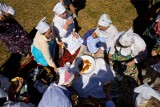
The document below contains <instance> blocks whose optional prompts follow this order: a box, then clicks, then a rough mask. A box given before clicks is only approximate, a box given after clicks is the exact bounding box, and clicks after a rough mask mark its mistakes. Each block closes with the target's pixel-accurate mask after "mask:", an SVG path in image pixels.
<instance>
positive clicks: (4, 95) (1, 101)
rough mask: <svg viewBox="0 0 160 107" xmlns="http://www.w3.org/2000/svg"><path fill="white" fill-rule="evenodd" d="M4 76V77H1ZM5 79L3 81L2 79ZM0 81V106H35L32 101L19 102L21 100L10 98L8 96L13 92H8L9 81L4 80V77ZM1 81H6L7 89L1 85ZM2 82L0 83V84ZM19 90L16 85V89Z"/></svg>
mask: <svg viewBox="0 0 160 107" xmlns="http://www.w3.org/2000/svg"><path fill="white" fill-rule="evenodd" d="M3 78H4V77H3ZM3 80H5V81H3ZM3 80H2V81H0V106H1V107H10V106H12V107H35V105H34V104H32V103H28V104H27V103H25V102H21V101H15V100H12V98H11V97H10V95H12V94H14V93H10V92H11V91H10V92H9V90H8V89H9V88H10V86H11V84H12V83H11V82H10V81H8V83H9V84H8V83H7V82H6V78H4V79H3ZM3 82H5V83H7V84H8V85H9V86H8V88H7V87H6V88H7V89H5V88H4V87H3V86H4V85H3V84H4V83H3ZM1 83H2V85H1ZM18 90H19V88H18V87H17V91H18ZM12 92H13V91H12Z"/></svg>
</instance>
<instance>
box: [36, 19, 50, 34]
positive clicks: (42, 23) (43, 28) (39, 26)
mask: <svg viewBox="0 0 160 107" xmlns="http://www.w3.org/2000/svg"><path fill="white" fill-rule="evenodd" d="M45 20H46V17H44V18H43V19H41V20H40V21H39V23H38V24H37V26H36V29H37V30H38V31H39V32H40V33H41V34H42V33H45V32H46V31H47V30H48V29H49V28H50V25H49V24H48V23H46V22H45Z"/></svg>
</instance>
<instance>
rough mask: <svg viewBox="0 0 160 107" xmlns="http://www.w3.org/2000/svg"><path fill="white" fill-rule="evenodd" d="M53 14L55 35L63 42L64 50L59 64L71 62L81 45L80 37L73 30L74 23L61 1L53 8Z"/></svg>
mask: <svg viewBox="0 0 160 107" xmlns="http://www.w3.org/2000/svg"><path fill="white" fill-rule="evenodd" d="M53 11H54V12H55V16H54V18H53V28H54V31H55V34H56V36H59V38H60V39H61V40H62V42H64V45H65V50H64V54H63V56H62V57H61V59H60V66H64V64H65V63H66V62H70V63H72V62H73V60H74V59H75V57H76V56H77V54H78V52H79V49H80V47H81V45H82V42H83V40H82V38H81V37H80V36H79V35H78V33H76V32H75V25H74V21H73V19H72V17H71V15H70V14H69V13H68V12H67V11H66V9H65V8H64V6H63V5H62V2H59V3H57V4H56V5H55V7H54V8H53Z"/></svg>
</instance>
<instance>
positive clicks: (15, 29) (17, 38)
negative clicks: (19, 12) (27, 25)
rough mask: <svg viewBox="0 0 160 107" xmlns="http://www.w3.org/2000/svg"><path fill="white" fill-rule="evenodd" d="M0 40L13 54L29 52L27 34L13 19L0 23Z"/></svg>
mask: <svg viewBox="0 0 160 107" xmlns="http://www.w3.org/2000/svg"><path fill="white" fill-rule="evenodd" d="M0 40H1V41H2V42H3V43H4V44H5V45H6V46H7V48H8V49H9V50H10V51H11V52H13V53H20V54H27V53H28V52H29V51H30V46H31V40H30V39H29V35H28V33H27V32H26V31H24V29H23V28H22V26H21V25H20V24H19V23H18V22H17V21H16V20H15V19H13V18H12V19H7V20H5V21H3V22H0Z"/></svg>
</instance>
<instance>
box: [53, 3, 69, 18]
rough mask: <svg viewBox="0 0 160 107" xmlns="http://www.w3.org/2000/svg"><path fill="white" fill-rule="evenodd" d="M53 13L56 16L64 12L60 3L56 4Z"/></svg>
mask: <svg viewBox="0 0 160 107" xmlns="http://www.w3.org/2000/svg"><path fill="white" fill-rule="evenodd" d="M53 11H54V12H55V13H56V14H57V15H60V14H62V13H64V12H65V11H66V9H65V7H64V6H63V4H62V2H58V3H57V4H56V5H55V6H54V8H53Z"/></svg>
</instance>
